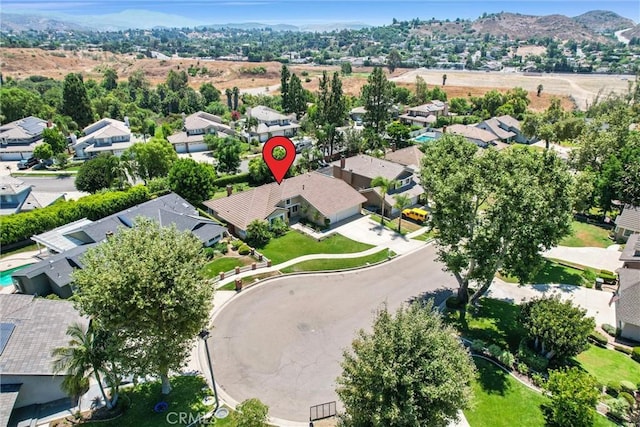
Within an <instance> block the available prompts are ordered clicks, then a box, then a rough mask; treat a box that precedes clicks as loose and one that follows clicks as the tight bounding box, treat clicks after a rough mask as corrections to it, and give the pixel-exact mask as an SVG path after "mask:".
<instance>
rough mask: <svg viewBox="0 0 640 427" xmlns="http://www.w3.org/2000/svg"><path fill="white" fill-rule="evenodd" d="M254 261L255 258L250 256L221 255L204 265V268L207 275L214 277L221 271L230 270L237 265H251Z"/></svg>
mask: <svg viewBox="0 0 640 427" xmlns="http://www.w3.org/2000/svg"><path fill="white" fill-rule="evenodd" d="M251 262H253V260H252V259H251V258H249V257H240V258H234V257H225V256H223V257H220V258H216V259H214V260H213V261H211V262H210V263H208V264H207V265H205V266H204V269H203V270H202V271H203V273H204V275H205V277H208V278H213V277H216V276H218V275H219V274H220V272H221V271H224V272H226V271H230V270H233V269H234V268H236V267H238V266H239V267H243V266H245V265H249V264H251Z"/></svg>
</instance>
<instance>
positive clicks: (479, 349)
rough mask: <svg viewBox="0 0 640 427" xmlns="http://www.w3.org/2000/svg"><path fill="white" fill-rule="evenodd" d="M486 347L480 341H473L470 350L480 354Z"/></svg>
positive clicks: (484, 343)
mask: <svg viewBox="0 0 640 427" xmlns="http://www.w3.org/2000/svg"><path fill="white" fill-rule="evenodd" d="M486 345H487V343H486V342H484V341H482V340H473V342H471V350H473V351H477V352H478V353H482V352H483V351H484V348H485V347H486Z"/></svg>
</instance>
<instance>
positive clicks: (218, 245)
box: [213, 242, 229, 255]
mask: <svg viewBox="0 0 640 427" xmlns="http://www.w3.org/2000/svg"><path fill="white" fill-rule="evenodd" d="M213 248H214V249H215V250H216V251H218V252H220V253H221V254H223V255H225V254H226V253H227V252H229V246H228V245H227V244H226V243H225V242H218V243H216V244H215V245H214V246H213Z"/></svg>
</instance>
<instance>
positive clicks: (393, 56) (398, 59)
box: [387, 49, 402, 73]
mask: <svg viewBox="0 0 640 427" xmlns="http://www.w3.org/2000/svg"><path fill="white" fill-rule="evenodd" d="M401 64H402V56H400V52H398V49H391V50H390V51H389V55H387V68H389V72H390V73H393V72H394V71H395V70H396V68H398V67H399V66H400V65H401Z"/></svg>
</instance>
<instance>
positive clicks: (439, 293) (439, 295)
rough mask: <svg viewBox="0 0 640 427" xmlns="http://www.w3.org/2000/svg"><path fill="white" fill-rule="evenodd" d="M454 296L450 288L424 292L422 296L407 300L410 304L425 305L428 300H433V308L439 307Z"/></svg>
mask: <svg viewBox="0 0 640 427" xmlns="http://www.w3.org/2000/svg"><path fill="white" fill-rule="evenodd" d="M451 295H453V290H451V289H450V288H438V289H433V290H430V291H426V292H422V293H421V294H418V295H414V296H412V297H410V298H409V299H407V302H408V303H409V304H413V303H421V304H424V303H426V302H427V301H428V300H430V299H431V300H433V306H434V307H437V306H439V305H440V304H442V303H443V302H444V301H445V300H446V299H447V298H448V297H450V296H451Z"/></svg>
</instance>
